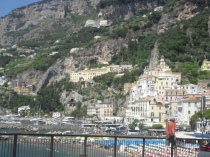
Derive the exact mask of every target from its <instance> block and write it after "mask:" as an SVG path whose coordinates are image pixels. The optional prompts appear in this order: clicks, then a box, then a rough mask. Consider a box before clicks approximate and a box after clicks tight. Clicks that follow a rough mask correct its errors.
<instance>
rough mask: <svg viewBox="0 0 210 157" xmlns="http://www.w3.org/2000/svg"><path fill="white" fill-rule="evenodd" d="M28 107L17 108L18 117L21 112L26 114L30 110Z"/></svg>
mask: <svg viewBox="0 0 210 157" xmlns="http://www.w3.org/2000/svg"><path fill="white" fill-rule="evenodd" d="M30 109H31V108H30V106H29V105H28V106H21V107H18V115H20V114H21V112H28V111H29V110H30Z"/></svg>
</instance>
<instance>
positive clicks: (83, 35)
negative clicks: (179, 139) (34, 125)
mask: <svg viewBox="0 0 210 157" xmlns="http://www.w3.org/2000/svg"><path fill="white" fill-rule="evenodd" d="M208 6H209V2H208V1H205V0H203V1H197V0H182V1H176V0H149V1H145V0H141V1H137V0H114V1H113V0H108V1H107V0H101V1H98V0H81V1H76V0H71V1H70V0H63V3H60V1H58V0H43V1H41V2H37V3H34V4H31V5H29V6H25V7H22V8H17V9H15V10H13V11H12V12H11V13H10V14H8V15H7V16H5V17H3V18H2V19H0V27H1V28H2V29H1V30H0V44H1V47H2V48H5V49H6V50H4V51H5V52H2V53H1V55H0V67H2V68H4V71H3V72H1V75H5V76H6V78H7V79H8V80H21V81H23V82H26V84H27V85H33V86H34V87H35V93H36V94H37V95H38V99H37V100H39V101H38V102H39V103H41V100H45V99H46V98H45V97H44V96H43V95H45V94H47V93H49V92H52V94H55V95H58V97H57V96H54V97H55V98H56V103H55V104H54V105H49V108H48V107H47V105H46V104H47V103H49V102H45V104H44V103H42V105H43V106H45V107H44V108H45V111H50V110H55V109H56V110H63V109H64V105H66V104H67V103H68V102H69V101H70V100H72V99H73V100H76V101H77V102H78V103H81V104H82V105H88V104H90V103H93V102H96V101H97V100H102V101H111V102H114V104H115V106H116V112H115V113H116V114H117V113H118V112H117V111H118V109H119V107H121V106H125V107H126V102H127V96H128V94H125V93H122V90H123V85H124V84H125V83H129V82H130V83H132V82H134V81H136V79H137V78H138V76H139V75H140V74H141V72H142V70H143V69H144V67H145V65H148V63H149V61H150V54H151V51H152V49H153V48H154V45H155V43H157V45H158V51H159V53H160V55H164V57H165V58H166V59H167V64H169V65H170V66H171V67H172V69H173V70H174V71H179V72H182V76H183V81H182V82H183V83H197V81H198V79H208V78H209V73H208V72H200V66H201V63H202V61H203V60H204V58H206V59H208V60H210V55H209V50H210V47H209V45H210V38H209V34H210V33H209V32H210V24H209V23H210V22H209V13H210V10H209V8H208ZM88 20H95V21H96V22H98V23H99V22H100V21H102V22H106V21H107V25H105V26H104V25H102V26H100V27H95V26H93V27H85V25H87V21H88ZM96 36H99V37H100V38H95V37H96ZM157 59H158V58H157ZM104 63H109V64H118V65H120V64H131V65H133V66H134V67H135V68H134V70H133V71H130V72H127V73H125V74H124V76H122V77H120V78H115V77H113V76H112V75H110V74H107V75H104V76H103V77H99V78H96V79H95V80H94V81H95V83H94V84H93V85H91V84H88V85H87V84H86V83H78V84H74V83H71V82H69V75H70V73H71V72H72V71H77V70H81V69H84V68H86V67H98V66H101V65H103V64H104ZM103 78H105V80H103ZM107 78H109V79H108V80H109V81H107ZM51 88H52V89H53V90H52V89H51ZM75 93H76V94H75ZM78 93H79V94H78ZM10 96H11V97H12V95H10ZM41 96H42V98H41ZM1 99H2V103H1V106H2V107H6V108H14V106H15V104H16V102H15V101H13V102H12V103H11V101H9V100H10V99H9V100H7V97H6V96H5V95H4V96H3V97H2V98H1ZM17 99H20V98H17ZM47 99H49V98H47ZM22 101H23V102H24V101H26V100H25V98H22V99H21V102H22ZM27 101H29V102H30V101H32V99H30V100H28V99H27ZM3 102H6V104H7V106H5V103H3ZM39 103H38V104H39ZM30 104H31V106H32V107H34V106H36V105H37V103H35V104H34V102H33V103H30ZM56 104H57V105H58V104H59V105H58V106H60V107H59V109H58V108H57V107H56ZM16 105H18V106H20V104H16ZM11 106H13V107H11ZM34 108H35V107H34Z"/></svg>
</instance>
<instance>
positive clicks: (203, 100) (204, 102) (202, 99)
mask: <svg viewBox="0 0 210 157" xmlns="http://www.w3.org/2000/svg"><path fill="white" fill-rule="evenodd" d="M205 106H206V97H205V96H202V97H201V112H202V115H201V116H202V117H201V122H202V144H203V132H204V109H205Z"/></svg>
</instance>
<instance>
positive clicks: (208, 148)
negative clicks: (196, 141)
mask: <svg viewBox="0 0 210 157" xmlns="http://www.w3.org/2000/svg"><path fill="white" fill-rule="evenodd" d="M197 157H210V142H208V143H207V144H205V145H203V146H202V147H201V150H200V151H199V153H198V156H197Z"/></svg>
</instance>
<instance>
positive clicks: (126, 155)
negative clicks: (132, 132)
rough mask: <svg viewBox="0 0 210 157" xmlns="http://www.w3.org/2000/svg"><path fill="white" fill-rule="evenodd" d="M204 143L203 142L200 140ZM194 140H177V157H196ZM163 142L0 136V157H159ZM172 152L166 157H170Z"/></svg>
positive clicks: (100, 137)
mask: <svg viewBox="0 0 210 157" xmlns="http://www.w3.org/2000/svg"><path fill="white" fill-rule="evenodd" d="M204 141H205V140H204ZM200 145H201V140H198V139H180V138H178V139H177V147H176V150H177V151H176V152H177V154H178V156H182V154H183V156H186V155H187V154H188V155H187V156H190V157H196V156H197V154H198V151H199V148H200ZM164 150H165V138H163V137H151V136H114V135H84V134H71V135H61V134H14V133H12V134H10V133H7V134H0V157H29V156H30V157H79V156H85V157H86V156H87V157H153V156H155V157H159V156H160V157H162V156H163V155H164V154H165V152H164ZM174 153H175V151H174V148H173V147H172V146H171V148H170V149H168V150H167V152H166V156H167V157H173V156H174Z"/></svg>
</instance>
